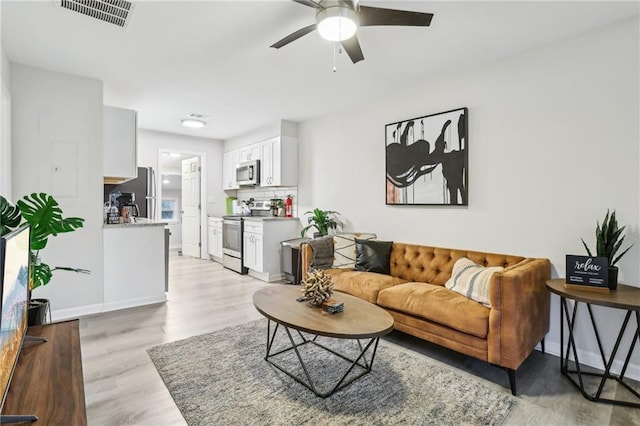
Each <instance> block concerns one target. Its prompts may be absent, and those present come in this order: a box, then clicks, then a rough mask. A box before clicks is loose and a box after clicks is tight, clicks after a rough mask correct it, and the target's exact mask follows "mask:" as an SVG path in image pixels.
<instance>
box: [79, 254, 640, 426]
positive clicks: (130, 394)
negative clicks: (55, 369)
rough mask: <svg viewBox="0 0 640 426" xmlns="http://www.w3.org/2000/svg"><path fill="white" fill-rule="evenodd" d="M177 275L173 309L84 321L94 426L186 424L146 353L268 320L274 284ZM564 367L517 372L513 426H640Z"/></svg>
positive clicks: (473, 363)
mask: <svg viewBox="0 0 640 426" xmlns="http://www.w3.org/2000/svg"><path fill="white" fill-rule="evenodd" d="M169 271H170V281H169V301H168V302H167V303H166V304H160V305H153V306H147V307H141V308H135V309H128V310H122V311H116V312H109V313H105V314H100V315H94V316H89V317H84V318H81V320H80V334H81V344H82V359H83V369H84V380H85V394H86V403H87V416H88V419H89V424H90V425H110V426H111V425H154V426H159V425H184V424H185V422H184V419H183V418H182V416H181V414H180V412H179V410H178V409H177V407H176V406H175V404H174V402H173V399H172V398H171V395H170V394H169V392H168V391H167V389H166V387H165V386H164V383H163V382H162V379H161V378H160V376H159V375H158V373H157V371H156V369H155V367H154V365H153V363H152V362H151V359H150V358H149V356H148V355H147V352H146V349H147V348H150V347H152V346H155V345H159V344H162V343H166V342H171V341H175V340H180V339H184V338H186V337H189V336H194V335H198V334H203V333H208V332H211V331H215V330H220V329H222V328H225V327H228V326H232V325H236V324H242V323H244V322H247V321H252V320H256V319H259V318H261V315H260V314H259V313H258V312H257V311H256V310H255V308H254V307H253V304H252V298H251V296H252V294H253V293H254V292H255V291H256V290H258V289H260V288H262V287H264V286H267V285H269V284H266V283H263V282H261V281H258V280H256V279H253V278H251V277H249V276H246V275H245V276H241V275H238V274H236V273H234V272H232V271H229V270H227V269H224V268H223V267H222V266H221V265H220V264H218V263H216V262H213V261H207V260H200V259H193V258H189V257H182V256H177V255H176V254H174V253H172V255H171V259H170V267H169ZM385 339H386V340H387V341H390V342H393V343H396V344H398V345H400V346H403V347H404V348H408V349H410V350H412V351H416V352H419V353H423V354H425V355H426V356H429V357H432V358H435V359H438V360H440V361H441V362H444V363H446V364H449V365H451V366H453V367H455V368H457V369H459V370H460V371H462V372H469V373H471V374H473V375H475V376H477V377H480V378H481V379H486V380H488V383H489V385H490V386H492V387H494V388H496V389H499V390H502V391H504V392H505V393H509V386H508V382H507V375H506V373H505V372H504V371H503V370H501V369H498V368H496V367H492V366H490V365H487V364H486V363H483V362H481V361H478V360H475V359H473V358H469V357H466V356H463V355H460V354H457V353H455V352H452V351H449V350H447V349H444V348H440V347H438V346H436V345H432V344H429V343H426V342H423V341H421V340H419V339H415V338H413V337H411V336H408V335H405V334H403V333H399V332H392V333H391V334H390V335H388V336H387V337H385ZM184 356H185V357H188V356H189V354H188V353H185V354H184ZM559 367H560V362H559V359H558V358H557V357H554V356H551V355H545V354H542V353H539V352H535V353H534V354H532V355H531V356H530V357H529V359H527V361H525V363H524V364H523V365H522V367H521V368H520V370H519V371H518V372H517V380H518V398H519V399H520V400H522V401H523V403H522V404H518V406H517V408H516V409H514V411H513V412H512V413H511V414H510V416H509V418H508V419H507V422H506V423H507V424H510V425H521V424H530V425H535V424H540V425H549V424H562V425H566V424H576V425H578V424H579V425H582V424H585V425H586V424H590V425H632V424H636V425H640V409H632V408H622V407H613V406H611V405H607V404H596V403H592V402H589V401H587V400H585V399H584V398H583V397H582V396H581V395H580V394H579V393H578V392H577V390H576V389H574V388H573V387H572V385H570V384H569V383H568V381H567V380H566V379H565V378H563V377H562V376H561V375H560V372H559ZM617 392H622V390H618V391H617ZM247 420H248V421H249V420H250V419H247Z"/></svg>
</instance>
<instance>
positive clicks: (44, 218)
mask: <svg viewBox="0 0 640 426" xmlns="http://www.w3.org/2000/svg"><path fill="white" fill-rule="evenodd" d="M23 220H24V222H23ZM24 223H28V224H29V225H31V238H30V245H31V271H32V279H31V280H30V283H31V285H30V288H29V289H30V290H33V289H35V288H38V287H40V286H42V285H47V284H48V283H49V282H50V281H51V277H52V276H53V272H54V271H57V270H63V271H73V272H80V273H89V271H88V270H86V269H80V268H71V267H68V266H55V267H53V268H52V267H50V266H49V265H47V264H46V263H43V262H42V261H41V259H40V250H42V249H44V248H45V247H46V246H47V242H48V240H49V237H51V236H53V237H55V236H56V235H58V234H62V233H65V232H72V231H75V230H76V229H78V228H82V226H83V224H84V219H81V218H79V217H68V218H63V217H62V209H61V208H60V206H59V204H58V202H57V201H56V200H55V199H54V198H53V197H52V196H51V195H47V194H45V193H43V192H41V193H39V194H37V193H33V194H31V195H25V196H24V197H22V199H20V200H18V202H17V203H16V205H15V206H13V205H11V203H9V201H7V200H6V199H5V198H4V197H3V196H1V195H0V224H1V225H2V226H0V235H4V234H6V233H8V232H10V231H12V230H13V229H15V228H17V227H18V226H20V225H21V224H24Z"/></svg>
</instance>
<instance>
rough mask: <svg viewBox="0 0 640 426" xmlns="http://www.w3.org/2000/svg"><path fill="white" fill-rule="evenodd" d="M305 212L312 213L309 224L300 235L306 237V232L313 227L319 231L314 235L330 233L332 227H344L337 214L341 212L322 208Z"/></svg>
mask: <svg viewBox="0 0 640 426" xmlns="http://www.w3.org/2000/svg"><path fill="white" fill-rule="evenodd" d="M305 214H311V216H309V217H308V218H307V221H308V223H309V224H308V225H307V226H305V227H304V228H302V231H300V236H302V237H304V234H306V233H307V231H308V230H309V229H311V228H315V229H316V230H317V232H314V233H313V237H314V238H315V237H320V236H324V235H329V230H330V229H336V228H337V227H338V226H339V227H341V228H342V222H340V220H338V218H336V215H339V214H340V213H338V212H336V211H333V210H320V209H318V208H316V209H313V211H311V210H309V211H307V212H305Z"/></svg>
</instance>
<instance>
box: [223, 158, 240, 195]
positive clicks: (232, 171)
mask: <svg viewBox="0 0 640 426" xmlns="http://www.w3.org/2000/svg"><path fill="white" fill-rule="evenodd" d="M239 158H240V151H239V150H237V149H236V150H233V151H229V152H225V153H224V154H222V189H224V190H226V189H238V188H239V187H240V186H239V185H238V182H237V181H236V168H237V167H238V163H239V162H240V161H239Z"/></svg>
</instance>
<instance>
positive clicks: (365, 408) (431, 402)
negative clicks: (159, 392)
mask: <svg viewBox="0 0 640 426" xmlns="http://www.w3.org/2000/svg"><path fill="white" fill-rule="evenodd" d="M272 327H273V323H272ZM285 339H286V340H285ZM320 339H323V340H322V343H323V344H325V345H327V346H329V347H331V348H333V349H337V350H339V351H340V352H341V353H348V354H355V353H359V351H358V349H357V344H356V341H350V340H339V339H328V338H320ZM288 342H289V341H288V338H287V336H286V334H285V332H284V330H283V328H282V327H280V328H279V331H278V334H277V335H276V340H275V343H274V346H275V347H285V345H286V344H287V345H286V346H289V345H288ZM266 343H267V321H266V320H259V321H253V322H250V323H247V324H242V325H239V326H235V327H230V328H226V329H224V330H221V331H217V332H214V333H209V334H204V335H201V336H194V337H190V338H188V339H184V340H180V341H177V342H172V343H168V344H165V345H161V346H156V347H153V348H151V349H148V353H149V356H150V357H151V359H152V360H153V363H154V364H155V366H156V368H157V369H158V372H159V373H160V376H161V377H162V379H163V380H164V383H165V385H166V386H167V388H168V389H169V392H170V393H171V396H172V397H173V399H174V401H175V402H176V405H177V406H178V408H179V409H180V411H181V412H182V415H183V416H184V418H185V420H186V421H187V423H188V424H189V425H214V424H215V425H257V424H265V425H266V424H268V425H298V424H319V425H334V424H349V425H393V424H403V425H418V424H419V425H500V424H501V423H502V422H503V421H504V419H505V418H506V417H507V415H508V414H509V411H510V410H511V408H512V407H513V406H514V405H515V404H516V399H515V398H513V397H512V396H511V395H510V394H509V393H508V392H507V391H504V392H501V391H499V390H494V389H492V388H490V387H488V386H486V385H484V384H483V383H482V382H481V381H480V379H476V378H473V377H472V376H469V375H466V373H461V372H457V371H455V370H453V369H452V368H450V367H447V366H445V365H443V364H441V363H439V362H438V361H434V360H431V359H429V358H427V357H424V356H423V355H420V354H415V353H412V352H410V351H407V350H404V349H401V348H398V347H396V346H395V345H393V344H391V343H388V342H384V341H383V340H381V341H380V345H379V346H378V351H377V354H376V358H375V361H374V364H373V370H372V372H371V373H369V374H367V375H365V376H363V377H361V378H360V379H358V380H356V381H355V382H353V383H351V384H350V385H348V386H346V387H345V388H343V389H341V390H339V391H338V392H336V393H335V394H334V395H332V396H330V397H328V398H326V399H323V398H319V397H316V396H315V395H314V394H313V393H312V392H311V391H310V390H308V389H307V388H305V387H304V386H302V385H300V384H299V383H297V382H295V381H294V380H293V379H292V378H290V377H289V376H286V375H285V374H283V373H282V372H280V371H279V370H278V369H276V368H275V367H273V366H272V365H271V364H269V363H268V362H266V361H265V360H264V356H265V353H266ZM301 353H302V357H303V358H304V359H305V361H306V362H307V363H308V364H307V367H308V369H309V371H310V374H311V375H312V377H314V379H317V380H318V381H319V382H320V385H319V387H320V388H323V387H324V388H326V389H328V386H329V385H330V384H331V383H335V381H336V378H337V377H340V376H339V375H340V374H344V372H345V371H346V370H347V368H348V364H345V361H344V360H342V359H341V358H338V357H335V356H332V355H329V354H328V353H327V352H325V351H322V350H318V349H317V347H315V346H314V345H304V346H302V347H301ZM276 361H277V362H278V364H279V365H281V366H285V367H286V368H288V369H291V370H292V371H293V372H294V373H295V374H297V375H298V377H304V376H303V374H304V373H303V372H302V369H301V368H300V367H299V363H298V361H297V358H295V353H294V352H293V351H288V352H286V353H284V354H281V355H279V356H278V358H277V359H276ZM296 369H297V370H296Z"/></svg>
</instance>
